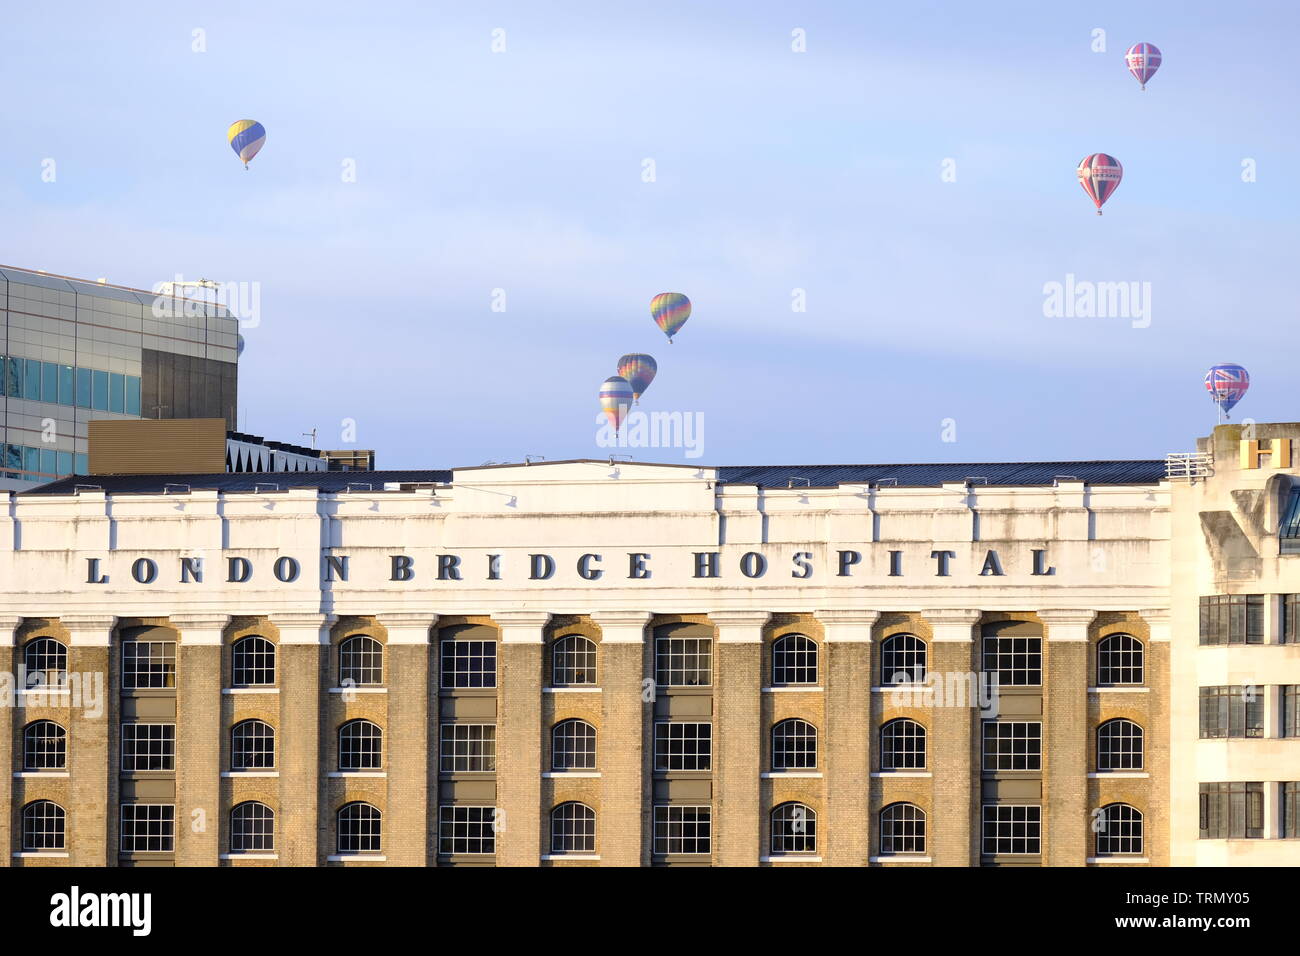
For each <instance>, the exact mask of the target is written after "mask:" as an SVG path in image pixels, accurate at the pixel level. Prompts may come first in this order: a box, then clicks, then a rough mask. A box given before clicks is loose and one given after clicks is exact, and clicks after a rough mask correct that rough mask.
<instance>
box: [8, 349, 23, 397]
mask: <svg viewBox="0 0 1300 956" xmlns="http://www.w3.org/2000/svg"><path fill="white" fill-rule="evenodd" d="M5 369H6V371H5V395H7V396H8V397H9V398H20V397H21V396H22V394H23V360H22V359H16V358H14V357H13V356H12V355H11V356H9V358H7V359H6V360H5Z"/></svg>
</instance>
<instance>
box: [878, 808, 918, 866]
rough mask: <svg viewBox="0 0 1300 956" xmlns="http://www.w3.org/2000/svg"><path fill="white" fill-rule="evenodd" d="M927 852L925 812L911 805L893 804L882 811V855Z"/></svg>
mask: <svg viewBox="0 0 1300 956" xmlns="http://www.w3.org/2000/svg"><path fill="white" fill-rule="evenodd" d="M924 852H925V811H924V810H922V809H921V808H920V807H918V806H916V805H915V804H911V803H891V804H890V805H889V806H887V807H885V809H883V810H881V811H880V854H881V856H888V855H890V854H894V853H924Z"/></svg>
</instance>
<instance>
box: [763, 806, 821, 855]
mask: <svg viewBox="0 0 1300 956" xmlns="http://www.w3.org/2000/svg"><path fill="white" fill-rule="evenodd" d="M771 852H772V853H774V854H776V853H816V852H817V814H816V813H814V812H813V811H812V808H811V807H807V806H805V805H804V804H802V803H783V804H781V805H780V806H779V807H777V808H776V809H774V810H773V811H772V844H771Z"/></svg>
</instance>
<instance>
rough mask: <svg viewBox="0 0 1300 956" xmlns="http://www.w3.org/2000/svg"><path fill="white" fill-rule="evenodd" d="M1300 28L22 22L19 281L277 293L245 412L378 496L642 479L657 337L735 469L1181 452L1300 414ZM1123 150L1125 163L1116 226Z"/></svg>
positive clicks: (374, 12)
mask: <svg viewBox="0 0 1300 956" xmlns="http://www.w3.org/2000/svg"><path fill="white" fill-rule="evenodd" d="M1298 27H1300V6H1297V5H1295V4H1292V3H1289V2H1281V0H1277V2H1269V3H1264V2H1258V3H1249V2H1247V3H1237V4H1231V5H1229V4H1223V3H1202V2H1178V3H1173V2H1170V3H1144V4H1141V5H1140V7H1139V5H1136V4H1132V3H1092V4H1087V5H1080V4H1064V3H1053V4H1044V3H1041V2H1037V3H1036V2H1025V3H1012V2H989V3H981V4H967V3H958V2H955V0H950V2H948V3H907V4H875V3H872V4H866V3H856V2H842V3H812V4H784V3H764V2H744V3H741V2H736V3H732V2H717V3H698V2H696V3H691V2H680V3H678V2H661V3H655V4H636V5H633V4H621V3H620V4H614V3H609V2H603V3H602V2H591V3H579V2H572V3H560V2H552V3H543V2H532V3H514V4H489V3H483V4H461V3H454V4H453V3H410V4H407V3H373V4H353V3H330V2H321V3H313V4H306V3H303V4H289V3H283V4H274V5H272V4H260V3H237V2H236V3H231V2H223V3H220V4H217V3H210V2H209V3H184V2H167V3H135V4H131V5H130V6H129V7H124V8H122V7H120V8H110V7H107V6H104V5H101V4H89V3H74V4H61V5H59V6H58V7H52V8H49V9H18V8H15V9H14V10H11V11H9V12H8V13H7V14H6V38H7V43H6V44H5V47H6V55H5V57H4V58H3V60H2V61H0V79H2V80H3V84H4V89H5V96H4V100H3V103H4V105H3V110H4V113H5V116H4V129H5V130H7V131H8V133H9V141H8V144H7V148H6V149H5V150H4V151H3V153H0V214H2V215H3V220H4V222H5V224H6V226H7V228H5V229H4V230H2V231H0V261H3V262H5V263H9V264H12V265H18V266H24V267H29V268H42V269H46V270H47V271H51V272H59V273H64V274H70V275H76V276H84V277H88V278H97V277H99V276H106V277H107V278H108V279H109V280H110V281H112V282H118V283H121V284H124V285H133V286H139V287H146V288H147V287H150V286H151V285H152V284H153V283H154V282H157V281H159V280H164V279H170V278H172V277H173V276H174V275H175V274H176V273H178V272H179V273H182V274H183V275H185V276H186V277H187V278H194V277H198V276H205V277H208V278H212V279H217V280H221V281H245V282H259V283H260V284H261V306H262V321H261V324H260V325H259V326H258V327H257V328H252V329H248V330H246V332H245V337H246V340H247V349H246V351H245V353H244V358H243V360H242V361H241V368H240V398H241V405H242V409H243V410H242V413H241V426H242V427H244V428H246V429H248V430H250V431H254V432H257V433H259V434H264V435H267V436H268V437H272V438H275V439H279V440H298V438H299V436H300V434H301V433H302V432H305V431H309V430H310V429H311V428H313V427H315V428H318V429H319V432H320V436H321V445H322V446H324V447H333V446H339V445H340V442H339V440H338V437H339V431H340V427H341V426H340V422H341V421H342V420H343V419H345V418H350V419H355V421H356V431H357V434H356V437H357V444H358V445H360V446H361V447H370V448H375V449H376V450H377V452H378V460H379V464H380V466H381V467H446V466H453V465H465V464H477V463H479V462H480V461H483V460H487V459H496V460H520V459H522V457H523V456H524V455H525V454H530V453H532V454H541V455H546V456H547V457H549V458H552V459H555V458H565V457H579V456H597V455H602V454H604V453H605V452H603V450H602V449H601V448H599V447H597V445H596V442H595V438H596V433H597V427H596V422H595V416H596V413H597V410H598V406H597V403H596V393H597V390H598V387H599V385H600V383H601V381H602V380H603V379H604V378H605V377H606V376H608V375H611V374H613V373H614V364H615V362H616V360H617V358H618V356H619V355H621V354H623V353H624V352H632V351H648V352H650V353H651V354H653V355H655V356H656V358H657V359H658V360H659V365H660V371H659V377H658V379H657V380H656V381H655V383H654V384H653V386H652V387H651V388H650V390H649V391H648V392H647V394H646V396H645V399H644V400H643V406H642V407H643V408H644V409H645V410H647V411H650V410H667V411H688V412H698V413H701V414H703V416H704V419H705V435H704V439H705V446H704V456H703V458H702V459H700V460H701V461H703V462H704V463H708V464H749V463H812V462H879V461H956V460H959V461H982V460H984V461H994V460H1019V459H1033V458H1067V459H1068V458H1108V457H1119V458H1129V457H1131V458H1138V457H1159V456H1162V455H1164V454H1165V453H1166V452H1168V451H1178V450H1191V449H1192V448H1193V447H1194V440H1195V438H1196V437H1197V436H1198V435H1202V434H1205V433H1206V432H1207V431H1208V429H1209V428H1210V427H1211V426H1212V425H1213V423H1214V420H1215V414H1214V407H1213V405H1212V404H1211V402H1210V401H1209V399H1208V398H1207V396H1206V393H1205V391H1204V389H1203V386H1202V385H1201V378H1202V376H1203V375H1204V372H1205V369H1206V368H1207V367H1208V366H1209V365H1211V364H1214V363H1215V362H1220V361H1235V362H1240V363H1242V364H1243V365H1245V366H1246V367H1247V368H1249V369H1250V371H1251V375H1252V386H1251V391H1250V394H1249V395H1248V396H1247V397H1246V398H1245V399H1244V400H1243V402H1242V403H1241V405H1239V406H1238V409H1237V412H1236V413H1234V415H1235V416H1249V417H1253V418H1255V419H1257V420H1259V421H1294V420H1297V419H1300V407H1297V400H1296V398H1295V395H1294V388H1293V385H1292V383H1293V378H1292V375H1291V370H1290V365H1291V364H1292V363H1293V361H1294V359H1293V356H1294V347H1293V345H1292V343H1293V341H1294V332H1293V330H1294V328H1295V320H1296V313H1297V304H1296V302H1297V294H1296V288H1295V286H1296V280H1295V278H1294V276H1295V275H1296V274H1297V270H1296V268H1295V265H1294V263H1293V257H1294V250H1295V249H1296V248H1297V245H1298V243H1297V239H1300V225H1297V224H1298V223H1300V218H1298V217H1297V213H1300V208H1298V207H1300V203H1298V202H1297V186H1296V176H1295V173H1294V170H1296V169H1297V168H1300V146H1298V143H1297V133H1296V122H1295V119H1296V113H1295V109H1296V106H1295V104H1296V103H1297V102H1298V101H1300V67H1297V65H1296V52H1295V49H1294V37H1295V36H1296V35H1297V28H1298ZM497 28H500V29H502V30H504V31H505V43H506V50H505V52H503V53H493V52H492V50H491V44H492V31H493V30H494V29H497ZM796 28H801V29H803V30H804V31H806V37H807V52H805V53H801V54H800V53H794V52H792V51H791V31H792V30H794V29H796ZM1096 28H1102V29H1104V30H1105V31H1106V52H1104V53H1096V52H1093V51H1092V44H1093V37H1092V31H1093V30H1094V29H1096ZM195 29H201V30H203V31H204V39H205V42H206V52H202V53H197V52H194V51H193V50H192V44H193V42H194V41H193V31H194V30H195ZM1139 40H1145V41H1149V42H1152V43H1155V44H1156V45H1157V46H1159V47H1160V48H1161V49H1162V51H1163V52H1164V56H1165V61H1164V64H1163V65H1162V66H1161V68H1160V71H1159V73H1158V74H1157V75H1156V77H1155V78H1154V79H1153V80H1152V81H1151V83H1150V84H1149V85H1148V88H1147V90H1146V92H1139V90H1138V86H1137V83H1136V81H1134V80H1133V78H1132V77H1131V76H1129V74H1128V73H1127V71H1126V70H1125V67H1124V63H1123V54H1124V51H1125V49H1126V48H1127V47H1128V46H1129V45H1130V44H1132V43H1134V42H1137V41H1139ZM245 117H247V118H252V119H257V120H259V121H261V122H262V123H263V124H264V125H265V126H266V128H267V130H268V137H267V143H266V146H265V148H264V149H263V151H262V153H261V155H260V156H258V157H257V158H256V159H255V160H254V161H253V163H252V169H251V170H249V171H245V170H244V169H243V168H242V166H241V165H240V164H239V162H238V161H237V159H236V158H235V156H234V154H233V152H231V150H230V149H229V147H228V146H227V145H226V141H225V130H226V127H227V126H228V125H229V124H230V123H231V122H233V121H234V120H236V119H241V118H245ZM1093 152H1107V153H1111V154H1112V155H1114V156H1116V157H1117V158H1118V159H1119V160H1120V161H1121V162H1122V163H1123V165H1124V171H1125V175H1124V181H1123V183H1122V185H1121V186H1120V187H1119V189H1118V191H1117V192H1116V193H1115V195H1114V197H1113V198H1112V199H1111V200H1110V201H1109V202H1108V203H1107V205H1106V209H1105V215H1104V216H1102V217H1097V216H1096V215H1094V213H1093V211H1092V207H1091V204H1090V202H1089V201H1088V199H1087V197H1085V196H1084V194H1083V192H1082V190H1081V189H1080V188H1079V186H1078V183H1077V181H1076V179H1075V175H1074V167H1075V166H1076V164H1077V163H1078V161H1079V160H1080V158H1082V157H1083V156H1085V155H1087V154H1089V153H1093ZM46 158H53V159H54V160H55V161H56V163H57V179H56V181H55V182H53V183H49V182H42V180H41V163H42V160H43V159H46ZM646 158H651V159H653V160H654V161H655V165H656V181H655V182H653V183H646V182H643V181H642V176H641V173H642V161H643V160H644V159H646ZM344 159H353V160H355V163H356V182H351V183H345V182H343V181H342V176H341V171H342V163H343V161H344ZM945 159H952V160H954V161H955V164H956V165H955V169H956V181H955V182H944V181H942V179H941V176H940V173H941V164H942V163H943V162H944V160H945ZM1244 159H1250V160H1253V161H1254V162H1255V164H1256V168H1257V181H1255V182H1252V183H1245V182H1243V181H1242V178H1241V168H1242V167H1241V164H1242V161H1243V160H1244ZM1067 274H1074V275H1075V276H1076V277H1077V278H1078V279H1080V280H1090V281H1098V282H1118V281H1136V282H1149V283H1151V323H1150V326H1149V327H1147V328H1134V327H1133V324H1132V321H1131V320H1130V319H1127V318H1122V317H1120V318H1095V319H1085V318H1047V317H1045V316H1044V315H1043V301H1044V295H1043V286H1044V284H1045V283H1048V282H1062V281H1064V279H1065V276H1066V275H1067ZM795 288H800V289H804V290H806V296H807V311H806V312H802V313H796V312H792V311H791V307H790V303H791V290H792V289H795ZM494 289H504V290H505V291H506V295H507V310H506V311H505V312H504V313H500V312H493V311H491V308H490V306H491V301H492V298H491V297H492V290H494ZM670 290H671V291H681V292H685V293H686V294H688V295H689V296H690V297H691V299H692V301H693V302H694V314H693V316H692V318H691V320H690V321H689V322H688V323H687V325H686V327H685V328H684V329H683V331H682V332H681V333H680V335H679V336H678V337H677V340H676V344H674V345H672V346H671V347H670V346H669V345H668V344H667V342H666V340H665V339H664V337H663V335H662V334H661V333H660V332H659V331H658V329H657V328H656V327H655V326H654V324H653V323H652V321H651V319H650V317H649V312H648V303H649V300H650V298H651V296H653V295H654V294H655V293H657V292H663V291H670ZM947 418H951V419H954V420H955V422H956V438H957V441H955V442H945V441H942V440H941V438H942V422H943V420H944V419H947ZM635 454H636V457H637V458H639V459H643V460H659V461H683V460H686V459H685V458H684V452H683V450H681V449H645V450H638V451H636V452H635Z"/></svg>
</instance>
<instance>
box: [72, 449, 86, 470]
mask: <svg viewBox="0 0 1300 956" xmlns="http://www.w3.org/2000/svg"><path fill="white" fill-rule="evenodd" d="M72 470H73V471H75V472H76V473H77V474H78V475H88V474H90V456H89V455H82V454H80V453H78V454H75V455H73V456H72Z"/></svg>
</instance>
